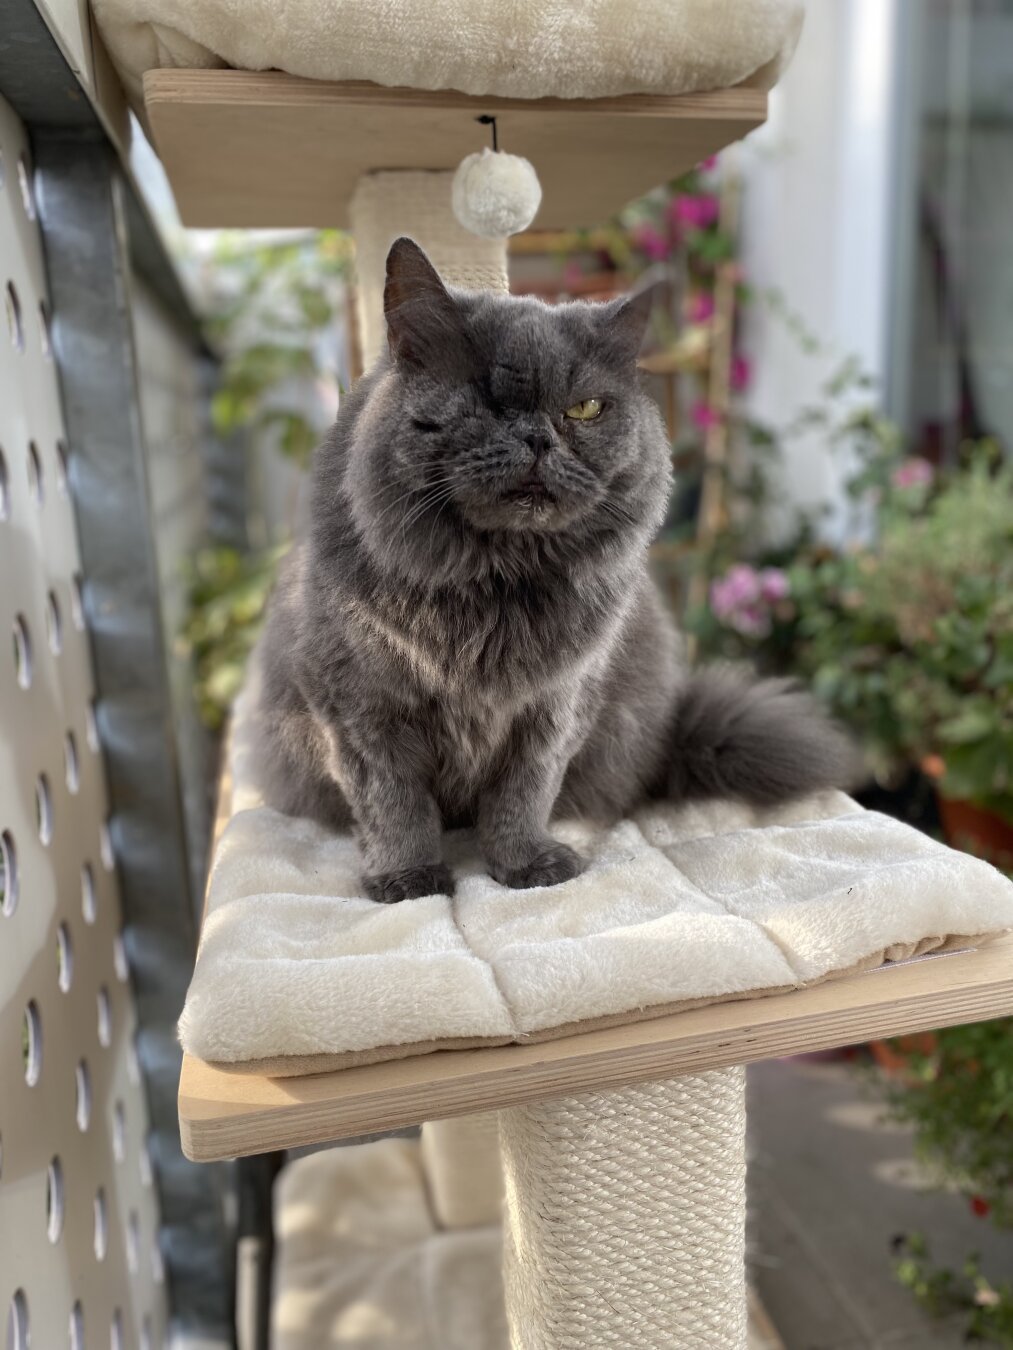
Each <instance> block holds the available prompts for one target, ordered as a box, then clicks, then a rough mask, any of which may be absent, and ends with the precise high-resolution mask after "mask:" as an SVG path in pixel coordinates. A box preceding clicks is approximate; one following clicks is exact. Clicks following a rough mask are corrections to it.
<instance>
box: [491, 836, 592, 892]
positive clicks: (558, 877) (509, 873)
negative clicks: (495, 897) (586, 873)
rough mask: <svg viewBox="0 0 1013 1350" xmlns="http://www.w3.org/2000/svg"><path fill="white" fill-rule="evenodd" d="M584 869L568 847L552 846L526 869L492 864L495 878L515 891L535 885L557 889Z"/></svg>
mask: <svg viewBox="0 0 1013 1350" xmlns="http://www.w3.org/2000/svg"><path fill="white" fill-rule="evenodd" d="M583 870H584V859H583V858H582V857H581V856H580V854H579V853H575V852H574V851H573V849H572V848H569V847H568V846H567V845H566V844H549V845H548V846H547V847H546V848H543V849H542V850H541V852H540V853H537V854H536V855H535V856H534V857H533V858H532V859H531V861H530V862H529V863H526V864H525V865H524V866H523V867H499V866H497V865H496V864H495V863H492V864H490V867H489V871H490V873H491V874H492V876H493V878H494V879H495V880H496V881H498V882H500V883H501V885H503V886H511V887H512V888H513V889H514V890H517V891H522V890H527V889H529V888H530V887H533V886H558V885H559V883H560V882H561V881H569V880H570V878H571V877H579V876H580V874H581V872H583Z"/></svg>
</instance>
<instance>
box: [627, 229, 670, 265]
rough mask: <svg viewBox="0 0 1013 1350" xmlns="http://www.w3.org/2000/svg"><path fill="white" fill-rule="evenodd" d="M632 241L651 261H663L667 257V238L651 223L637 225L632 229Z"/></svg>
mask: <svg viewBox="0 0 1013 1350" xmlns="http://www.w3.org/2000/svg"><path fill="white" fill-rule="evenodd" d="M633 243H634V245H635V246H636V247H637V248H639V249H640V251H641V253H646V254H647V256H648V258H650V260H651V262H663V261H664V259H665V258H667V257H668V252H669V243H668V240H667V239H666V238H665V236H664V235H663V234H661V233H660V232H659V231H658V230H656V229H655V228H654V226H653V225H648V224H643V225H638V226H637V227H636V229H635V230H634V231H633Z"/></svg>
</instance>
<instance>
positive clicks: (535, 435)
mask: <svg viewBox="0 0 1013 1350" xmlns="http://www.w3.org/2000/svg"><path fill="white" fill-rule="evenodd" d="M524 440H525V441H526V442H527V444H528V446H529V448H530V450H531V453H532V454H533V455H534V457H535V463H536V464H537V463H538V461H539V460H540V459H541V458H542V457H543V456H544V455H547V454H548V453H549V451H550V450H551V449H552V437H551V435H550V434H549V432H548V431H546V430H545V428H544V427H535V428H534V429H533V430H532V431H529V432H528V433H527V435H526V436H525V437H524Z"/></svg>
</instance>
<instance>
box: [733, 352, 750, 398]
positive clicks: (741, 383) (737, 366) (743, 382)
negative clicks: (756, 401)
mask: <svg viewBox="0 0 1013 1350" xmlns="http://www.w3.org/2000/svg"><path fill="white" fill-rule="evenodd" d="M752 377H753V367H752V364H751V362H750V360H749V358H748V357H747V356H740V355H739V353H738V352H736V354H735V355H734V356H733V357H732V368H731V372H730V374H729V379H730V381H731V386H732V388H733V389H734V390H735V392H736V393H737V394H741V393H742V391H743V389H748V387H749V381H750V380H751V379H752Z"/></svg>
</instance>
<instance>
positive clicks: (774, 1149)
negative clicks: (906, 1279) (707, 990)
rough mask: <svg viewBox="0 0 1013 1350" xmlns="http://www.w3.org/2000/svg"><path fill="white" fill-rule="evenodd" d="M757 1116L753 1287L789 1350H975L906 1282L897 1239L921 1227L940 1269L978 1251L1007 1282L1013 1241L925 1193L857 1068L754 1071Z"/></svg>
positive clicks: (907, 1146) (956, 1203)
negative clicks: (931, 1313) (897, 1263)
mask: <svg viewBox="0 0 1013 1350" xmlns="http://www.w3.org/2000/svg"><path fill="white" fill-rule="evenodd" d="M749 1118H750V1132H751V1136H750V1182H749V1185H750V1212H751V1233H750V1250H751V1264H752V1273H753V1282H754V1284H755V1285H756V1288H757V1291H758V1293H759V1296H760V1298H761V1300H762V1302H763V1305H764V1307H765V1308H766V1310H767V1312H768V1313H769V1315H770V1318H771V1321H772V1322H773V1324H774V1326H775V1327H776V1328H777V1330H778V1332H779V1333H780V1335H781V1338H782V1340H783V1341H784V1345H785V1348H786V1350H879V1348H880V1347H882V1350H957V1348H958V1347H960V1350H965V1348H966V1342H964V1340H963V1338H962V1334H961V1329H960V1326H959V1325H957V1326H954V1325H952V1324H951V1325H945V1324H944V1325H941V1324H940V1323H938V1322H935V1321H933V1320H932V1319H930V1318H928V1317H927V1316H926V1315H925V1314H924V1313H922V1312H921V1310H920V1309H919V1308H918V1306H917V1305H916V1304H915V1302H914V1300H913V1299H912V1298H911V1295H910V1294H909V1293H908V1292H907V1290H906V1289H903V1288H901V1286H900V1285H898V1284H897V1282H896V1280H895V1279H894V1277H893V1273H892V1263H891V1252H890V1240H891V1238H892V1237H893V1236H894V1235H895V1234H898V1233H903V1232H910V1231H912V1230H919V1231H921V1232H923V1233H924V1234H925V1235H926V1237H928V1238H929V1239H930V1241H931V1243H932V1247H933V1255H934V1257H936V1258H937V1259H938V1260H940V1261H945V1262H947V1263H948V1264H952V1265H953V1266H959V1264H960V1263H961V1262H962V1260H963V1258H964V1257H965V1256H966V1255H967V1254H968V1253H969V1252H971V1251H975V1250H977V1251H979V1252H981V1254H982V1258H983V1264H984V1266H985V1269H986V1271H988V1272H989V1273H990V1274H991V1275H993V1277H994V1276H998V1275H999V1274H1005V1275H1006V1276H1007V1277H1008V1275H1009V1273H1010V1271H1013V1234H1007V1235H1002V1236H1000V1235H999V1234H998V1233H996V1231H995V1230H994V1229H993V1228H992V1226H991V1225H990V1224H988V1223H987V1222H984V1221H982V1220H981V1219H977V1218H975V1217H974V1215H972V1214H971V1213H970V1211H969V1210H968V1208H967V1204H966V1202H965V1201H964V1200H963V1199H961V1198H959V1197H957V1196H954V1195H946V1194H940V1193H939V1192H938V1191H936V1190H934V1189H931V1188H930V1187H929V1185H928V1183H927V1179H926V1178H925V1177H924V1175H923V1174H922V1173H921V1172H920V1170H919V1169H918V1167H917V1165H916V1164H915V1163H914V1162H913V1160H912V1153H911V1141H910V1136H909V1135H908V1133H907V1132H906V1131H905V1130H904V1129H903V1128H902V1127H900V1126H898V1125H896V1124H893V1123H890V1122H887V1121H884V1120H883V1109H882V1105H881V1103H880V1101H879V1099H878V1098H877V1097H876V1096H875V1095H874V1093H873V1092H872V1091H871V1090H870V1085H869V1084H868V1083H867V1082H865V1081H864V1080H863V1076H862V1075H860V1074H858V1073H856V1071H855V1069H854V1067H852V1066H850V1065H848V1064H847V1063H844V1062H841V1061H833V1062H827V1061H820V1060H818V1059H815V1058H810V1059H795V1060H779V1061H773V1062H770V1063H766V1064H758V1065H754V1066H752V1067H751V1068H750V1069H749Z"/></svg>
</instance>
